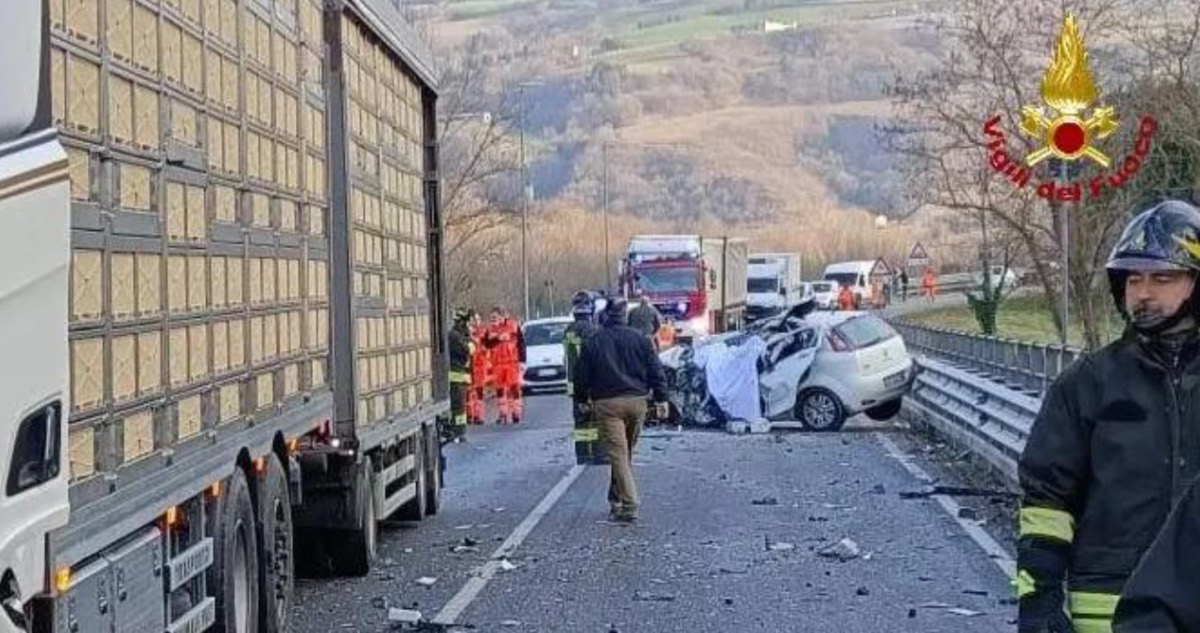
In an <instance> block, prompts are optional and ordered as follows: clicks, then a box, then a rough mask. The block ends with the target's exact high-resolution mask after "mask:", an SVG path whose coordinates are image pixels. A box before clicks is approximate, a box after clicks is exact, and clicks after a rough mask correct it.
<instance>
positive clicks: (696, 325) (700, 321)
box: [687, 315, 708, 335]
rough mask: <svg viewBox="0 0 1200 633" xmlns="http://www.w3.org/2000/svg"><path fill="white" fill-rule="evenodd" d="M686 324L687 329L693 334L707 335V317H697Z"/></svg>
mask: <svg viewBox="0 0 1200 633" xmlns="http://www.w3.org/2000/svg"><path fill="white" fill-rule="evenodd" d="M687 324H688V329H689V330H691V331H693V332H695V333H696V334H701V335H704V334H708V316H707V315H703V316H698V317H696V318H694V319H691V320H689V321H688V322H687Z"/></svg>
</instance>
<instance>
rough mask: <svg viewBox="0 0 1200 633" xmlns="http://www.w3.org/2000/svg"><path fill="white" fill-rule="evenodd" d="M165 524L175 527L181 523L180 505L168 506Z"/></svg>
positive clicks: (164, 519) (164, 518) (164, 516)
mask: <svg viewBox="0 0 1200 633" xmlns="http://www.w3.org/2000/svg"><path fill="white" fill-rule="evenodd" d="M163 524H164V525H165V526H166V527H167V528H168V529H170V528H173V527H175V526H176V525H178V524H179V506H171V507H169V508H167V511H166V513H164V514H163Z"/></svg>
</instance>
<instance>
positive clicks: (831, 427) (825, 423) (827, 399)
mask: <svg viewBox="0 0 1200 633" xmlns="http://www.w3.org/2000/svg"><path fill="white" fill-rule="evenodd" d="M796 417H798V418H799V419H800V424H801V425H803V426H804V428H806V429H808V430H810V431H837V430H839V429H841V428H842V425H843V424H845V423H846V408H845V407H843V406H842V402H841V400H838V397H837V396H835V395H834V394H833V392H832V391H829V390H827V389H821V388H816V389H809V390H807V391H805V392H803V393H801V394H800V397H799V398H797V399H796Z"/></svg>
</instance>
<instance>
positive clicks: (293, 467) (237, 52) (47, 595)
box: [0, 0, 448, 633]
mask: <svg viewBox="0 0 1200 633" xmlns="http://www.w3.org/2000/svg"><path fill="white" fill-rule="evenodd" d="M4 13H5V21H4V23H3V24H2V25H0V29H2V30H4V31H5V34H4V36H3V37H0V55H3V58H4V59H5V64H6V70H5V86H4V91H5V100H4V102H3V103H0V264H2V266H3V267H2V268H0V271H2V272H0V353H2V354H3V355H4V357H5V358H6V359H8V362H9V363H11V366H10V368H9V370H8V371H6V372H5V380H4V381H2V382H0V407H4V408H5V410H4V411H3V412H0V477H2V478H3V482H4V484H5V485H3V486H0V605H2V607H0V632H4V633H9V632H14V631H56V632H64V633H65V632H71V633H99V632H105V633H107V632H110V631H120V632H124V631H170V632H182V631H187V632H200V631H206V630H212V631H237V632H255V631H279V630H282V629H285V628H286V627H287V621H288V617H289V611H290V604H291V600H292V588H293V579H294V577H295V574H296V572H297V570H298V569H300V568H308V569H310V570H311V571H314V572H317V573H332V574H365V573H366V572H367V570H368V569H369V567H370V565H371V561H372V558H373V556H374V554H375V546H376V527H377V524H378V522H379V521H381V520H383V519H384V518H387V517H392V516H395V517H398V518H403V519H407V520H419V519H421V518H422V517H423V516H426V515H428V514H431V513H434V512H436V511H437V507H438V500H439V493H440V490H441V478H442V460H441V448H440V446H441V444H440V442H439V427H440V425H441V424H442V423H443V421H444V418H445V415H446V413H447V410H448V404H447V389H448V385H447V381H446V375H447V374H446V372H447V361H446V343H445V333H446V325H445V322H446V314H445V302H444V297H443V283H442V259H441V257H442V243H441V240H442V234H441V231H440V227H441V218H440V212H439V207H438V199H439V194H438V183H437V179H436V178H437V159H438V155H437V146H436V136H437V135H436V118H435V117H436V115H435V103H436V92H435V81H434V76H433V72H432V69H431V67H430V65H429V58H428V54H427V53H426V52H425V51H424V49H423V47H422V45H421V43H420V41H419V40H418V39H417V38H416V37H414V36H413V35H412V34H411V32H410V31H409V30H408V28H407V27H406V25H405V24H404V22H403V20H402V19H401V17H400V16H399V15H398V13H397V11H396V10H395V8H394V6H393V5H392V4H391V3H390V2H388V1H387V0H13V2H11V3H6V6H5V11H4Z"/></svg>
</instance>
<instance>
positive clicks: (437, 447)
mask: <svg viewBox="0 0 1200 633" xmlns="http://www.w3.org/2000/svg"><path fill="white" fill-rule="evenodd" d="M425 455H426V456H428V457H429V459H427V460H426V461H425V515H426V516H433V515H435V514H437V513H438V510H440V509H441V505H442V463H441V462H442V458H441V457H442V445H441V443H439V442H438V441H437V433H435V432H432V429H426V431H425Z"/></svg>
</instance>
